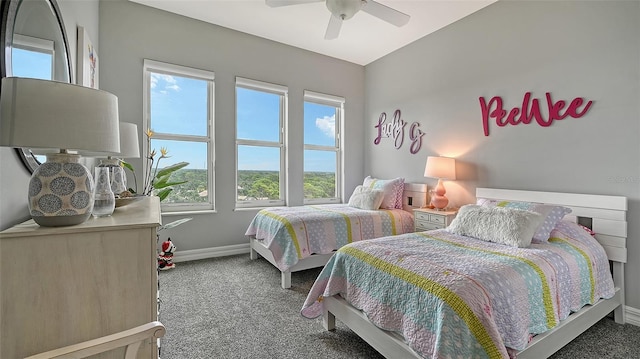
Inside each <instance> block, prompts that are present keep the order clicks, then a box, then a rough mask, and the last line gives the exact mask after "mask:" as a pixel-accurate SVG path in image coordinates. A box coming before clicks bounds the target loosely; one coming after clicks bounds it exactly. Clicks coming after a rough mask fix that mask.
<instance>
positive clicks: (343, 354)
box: [159, 254, 640, 359]
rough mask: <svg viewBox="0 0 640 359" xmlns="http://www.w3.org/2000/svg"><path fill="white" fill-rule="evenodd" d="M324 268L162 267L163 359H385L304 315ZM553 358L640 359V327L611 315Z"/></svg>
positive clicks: (238, 261) (342, 330)
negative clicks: (286, 284) (284, 281)
mask: <svg viewBox="0 0 640 359" xmlns="http://www.w3.org/2000/svg"><path fill="white" fill-rule="evenodd" d="M319 272H320V269H310V270H306V271H301V272H296V273H293V275H292V280H291V282H292V288H291V289H288V290H287V289H282V288H281V287H280V272H279V271H278V270H277V269H276V268H275V267H273V266H272V265H271V264H270V263H268V262H267V261H266V260H264V259H259V260H255V261H252V260H250V259H249V255H248V254H246V255H235V256H229V257H219V258H212V259H205V260H199V261H192V262H182V263H177V264H176V268H175V269H171V270H168V271H162V272H160V275H159V279H160V300H161V303H160V321H161V322H162V323H163V324H164V325H165V326H166V328H167V334H166V335H165V337H164V338H163V339H162V341H161V351H160V353H161V358H162V359H200V358H202V359H217V358H247V359H250V358H261V359H288V358H290V359H298V358H305V359H314V358H318V359H320V358H322V359H324V358H335V359H340V358H345V359H354V358H367V359H375V358H383V357H382V355H380V354H379V353H377V352H376V351H375V350H374V349H373V348H372V347H371V346H369V345H368V344H367V343H365V342H364V341H363V340H362V339H360V338H359V337H358V336H357V335H355V334H354V333H353V332H352V331H351V330H350V329H349V328H347V327H346V326H345V325H344V324H342V323H340V322H339V321H336V325H337V329H336V330H335V331H331V332H328V331H325V330H324V329H323V327H322V320H321V318H317V319H313V320H310V319H306V318H304V317H302V316H301V315H300V309H301V307H302V304H303V303H304V300H305V298H306V296H307V293H308V291H309V289H310V288H311V285H312V284H313V281H314V280H315V278H316V276H317V275H318V273H319ZM551 358H553V359H568V358H571V359H577V358H585V359H590V358H594V359H595V358H620V359H627V358H640V327H637V326H633V325H630V324H627V325H619V324H616V323H615V322H614V321H613V320H612V319H610V318H604V319H602V320H601V321H600V322H598V323H597V324H596V325H594V326H593V327H591V328H590V329H588V330H587V331H586V332H585V333H583V334H582V335H580V336H579V337H578V338H576V339H575V340H574V341H573V342H571V343H569V344H568V345H567V346H565V347H564V348H562V349H561V350H560V351H558V352H557V353H556V354H554V355H553V356H552V357H551Z"/></svg>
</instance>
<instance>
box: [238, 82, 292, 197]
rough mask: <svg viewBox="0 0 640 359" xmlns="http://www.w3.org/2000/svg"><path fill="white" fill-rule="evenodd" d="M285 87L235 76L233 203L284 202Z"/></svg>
mask: <svg viewBox="0 0 640 359" xmlns="http://www.w3.org/2000/svg"><path fill="white" fill-rule="evenodd" d="M286 109H287V88H286V87H284V86H280V85H274V84H270V83H266V82H261V81H255V80H250V79H245V78H239V77H238V78H236V206H237V207H261V206H281V205H284V204H285V178H286V176H285V175H286V173H285V145H284V138H285V123H286V117H287V110H286Z"/></svg>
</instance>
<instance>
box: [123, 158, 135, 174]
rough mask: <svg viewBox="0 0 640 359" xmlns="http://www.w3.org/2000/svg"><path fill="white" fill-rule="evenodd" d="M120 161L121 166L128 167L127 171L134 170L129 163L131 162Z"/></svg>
mask: <svg viewBox="0 0 640 359" xmlns="http://www.w3.org/2000/svg"><path fill="white" fill-rule="evenodd" d="M120 162H122V167H124V168H126V169H128V170H129V171H131V172H135V171H136V170H135V169H133V166H132V165H131V163H128V162H125V161H122V160H121V161H120Z"/></svg>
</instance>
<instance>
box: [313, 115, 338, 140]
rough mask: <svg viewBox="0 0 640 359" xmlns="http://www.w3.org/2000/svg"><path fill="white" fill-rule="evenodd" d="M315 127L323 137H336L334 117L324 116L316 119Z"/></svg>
mask: <svg viewBox="0 0 640 359" xmlns="http://www.w3.org/2000/svg"><path fill="white" fill-rule="evenodd" d="M316 127H317V128H319V129H320V131H322V132H323V133H324V134H325V135H327V136H329V137H331V138H335V137H336V115H333V116H324V117H322V118H316Z"/></svg>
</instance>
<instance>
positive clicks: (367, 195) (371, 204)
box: [349, 185, 384, 210]
mask: <svg viewBox="0 0 640 359" xmlns="http://www.w3.org/2000/svg"><path fill="white" fill-rule="evenodd" d="M383 199H384V192H383V191H381V190H378V189H371V188H366V187H364V186H362V185H360V186H358V187H356V189H355V190H353V193H352V194H351V198H349V206H351V207H356V208H360V209H369V210H374V209H378V208H380V204H381V203H382V200H383Z"/></svg>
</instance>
